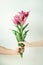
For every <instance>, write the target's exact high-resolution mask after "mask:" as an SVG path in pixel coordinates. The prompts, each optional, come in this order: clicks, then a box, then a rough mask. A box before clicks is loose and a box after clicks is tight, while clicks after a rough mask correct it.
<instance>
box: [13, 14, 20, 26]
mask: <svg viewBox="0 0 43 65" xmlns="http://www.w3.org/2000/svg"><path fill="white" fill-rule="evenodd" d="M19 21H20V16H19V15H16V16H14V19H13V23H14V24H15V25H18V24H20V22H19Z"/></svg>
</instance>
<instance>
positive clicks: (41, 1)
mask: <svg viewBox="0 0 43 65" xmlns="http://www.w3.org/2000/svg"><path fill="white" fill-rule="evenodd" d="M21 10H24V11H30V16H29V17H28V19H27V21H26V22H29V29H30V31H29V33H28V35H27V38H26V40H27V41H28V42H31V41H37V40H43V0H0V45H2V46H4V47H7V48H11V49H15V48H16V47H17V41H16V38H15V36H14V35H13V33H12V31H11V29H15V28H14V25H13V22H12V18H13V16H14V15H15V14H16V13H17V12H19V11H21ZM32 49H33V50H32ZM28 51H29V49H28ZM28 51H27V50H26V52H25V53H26V54H27V55H28ZM42 51H43V48H40V49H39V48H37V49H36V48H31V51H30V53H29V55H28V56H29V58H28V57H26V58H28V59H27V61H26V58H25V59H24V61H23V60H22V61H23V64H21V65H24V64H25V63H26V65H35V64H36V65H43V61H42V60H43V58H42V57H43V52H42ZM1 58H2V59H0V60H1V62H0V64H1V63H2V65H8V64H7V63H11V64H12V63H13V65H14V62H15V61H16V60H18V59H16V60H14V58H13V57H12V58H11V59H12V60H11V59H10V57H9V60H8V58H7V60H6V57H4V56H1ZM4 58H5V59H4ZM4 60H6V64H5V61H4ZM28 60H29V61H28ZM7 61H8V62H7ZM11 61H12V62H11ZM19 61H20V60H19ZM3 63H4V64H3ZM17 63H18V61H17ZM11 64H9V65H11ZM18 65H19V63H18Z"/></svg>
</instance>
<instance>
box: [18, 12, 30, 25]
mask: <svg viewBox="0 0 43 65" xmlns="http://www.w3.org/2000/svg"><path fill="white" fill-rule="evenodd" d="M29 13H30V12H24V11H21V12H19V15H20V18H21V23H22V25H23V24H24V23H25V21H26V19H27V17H28V15H29Z"/></svg>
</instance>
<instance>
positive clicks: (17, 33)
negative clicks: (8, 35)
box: [12, 30, 21, 42]
mask: <svg viewBox="0 0 43 65" xmlns="http://www.w3.org/2000/svg"><path fill="white" fill-rule="evenodd" d="M12 31H13V33H14V34H15V36H16V39H17V41H18V42H19V41H20V40H21V39H20V36H19V32H17V31H15V30H12Z"/></svg>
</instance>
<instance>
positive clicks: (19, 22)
mask: <svg viewBox="0 0 43 65" xmlns="http://www.w3.org/2000/svg"><path fill="white" fill-rule="evenodd" d="M28 16H29V12H24V11H21V12H18V14H17V15H15V16H14V17H13V23H14V26H16V28H17V30H12V31H13V33H14V35H15V36H16V39H17V41H18V46H20V48H19V53H20V56H21V57H23V53H22V49H24V47H25V44H23V43H19V42H22V41H25V38H26V35H27V32H28V31H29V30H26V31H24V30H25V28H26V27H27V26H28V24H29V23H27V24H26V25H24V24H25V21H26V19H27V17H28Z"/></svg>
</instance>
